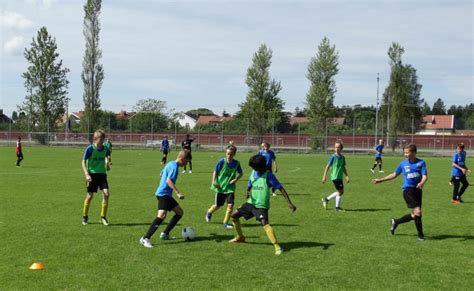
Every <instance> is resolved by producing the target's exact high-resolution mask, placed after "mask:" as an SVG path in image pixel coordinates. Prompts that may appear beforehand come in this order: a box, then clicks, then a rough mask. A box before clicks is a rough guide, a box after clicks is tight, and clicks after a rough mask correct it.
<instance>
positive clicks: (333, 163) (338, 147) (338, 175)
mask: <svg viewBox="0 0 474 291" xmlns="http://www.w3.org/2000/svg"><path fill="white" fill-rule="evenodd" d="M342 149H343V145H342V143H341V142H336V144H335V145H334V152H335V153H334V154H332V155H331V156H330V157H329V161H328V163H327V165H326V168H325V169H324V173H323V180H322V182H323V184H324V183H326V180H327V173H328V171H329V169H331V172H330V173H329V178H330V179H331V181H332V182H333V183H334V187H336V192H334V193H332V194H331V195H329V196H327V197H323V198H321V201H322V202H323V207H324V209H327V206H328V202H329V201H330V200H332V199H334V198H335V199H336V211H344V209H342V208H341V202H342V195H343V194H344V183H343V179H342V178H343V175H346V181H347V183H349V181H350V179H349V175H348V174H347V169H346V158H345V157H344V156H343V155H342V153H341V152H342Z"/></svg>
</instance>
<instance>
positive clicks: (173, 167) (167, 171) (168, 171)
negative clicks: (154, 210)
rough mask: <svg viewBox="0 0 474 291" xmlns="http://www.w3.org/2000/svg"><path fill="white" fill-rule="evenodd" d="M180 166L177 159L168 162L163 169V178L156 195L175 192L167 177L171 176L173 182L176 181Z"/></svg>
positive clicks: (166, 194) (168, 194)
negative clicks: (167, 181)
mask: <svg viewBox="0 0 474 291" xmlns="http://www.w3.org/2000/svg"><path fill="white" fill-rule="evenodd" d="M178 168H179V165H178V163H177V162H176V161H172V162H169V163H168V164H166V166H165V168H164V169H163V170H162V171H161V180H160V185H159V186H158V188H157V189H156V192H155V195H156V196H158V197H162V196H171V195H172V194H173V189H171V188H170V186H168V183H166V179H168V178H170V180H171V181H173V183H176V180H177V179H178V172H179V171H178Z"/></svg>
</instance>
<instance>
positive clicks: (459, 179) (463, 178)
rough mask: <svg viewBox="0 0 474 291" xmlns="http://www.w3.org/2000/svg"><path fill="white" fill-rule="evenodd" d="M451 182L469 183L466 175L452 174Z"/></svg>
mask: <svg viewBox="0 0 474 291" xmlns="http://www.w3.org/2000/svg"><path fill="white" fill-rule="evenodd" d="M451 182H452V183H463V184H469V182H468V181H467V179H466V175H464V176H451Z"/></svg>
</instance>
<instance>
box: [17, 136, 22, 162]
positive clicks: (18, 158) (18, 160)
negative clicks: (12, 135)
mask: <svg viewBox="0 0 474 291" xmlns="http://www.w3.org/2000/svg"><path fill="white" fill-rule="evenodd" d="M15 152H16V158H17V160H16V166H17V167H18V168H19V167H20V163H21V161H23V152H22V151H21V137H20V136H19V137H18V139H17V140H16V150H15Z"/></svg>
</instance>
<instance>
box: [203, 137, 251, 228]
mask: <svg viewBox="0 0 474 291" xmlns="http://www.w3.org/2000/svg"><path fill="white" fill-rule="evenodd" d="M236 152H237V148H236V147H235V146H234V145H229V146H227V148H226V151H225V158H223V159H220V160H219V161H218V162H217V164H216V166H215V167H214V173H213V174H212V183H211V189H212V190H213V191H214V192H216V196H215V200H214V204H213V205H212V206H211V207H210V208H209V209H208V210H207V213H206V222H210V221H211V218H212V214H213V213H214V212H215V211H216V210H217V209H219V208H221V207H222V206H223V205H224V203H225V202H226V201H227V210H226V212H225V216H224V227H225V228H232V225H230V224H229V219H230V214H231V213H232V210H233V209H234V193H235V184H236V183H237V181H238V180H239V179H240V178H241V177H242V168H241V167H240V163H239V161H237V160H235V159H234V156H235V153H236Z"/></svg>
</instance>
